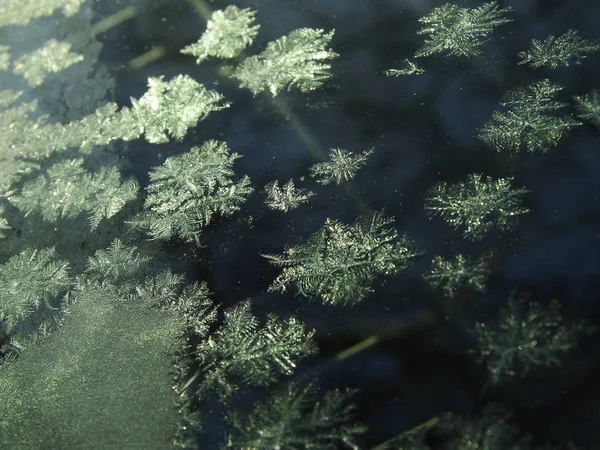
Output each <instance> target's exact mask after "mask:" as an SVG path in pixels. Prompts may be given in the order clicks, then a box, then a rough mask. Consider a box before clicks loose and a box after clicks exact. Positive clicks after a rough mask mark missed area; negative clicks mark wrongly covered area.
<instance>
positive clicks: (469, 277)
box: [424, 255, 490, 297]
mask: <svg viewBox="0 0 600 450" xmlns="http://www.w3.org/2000/svg"><path fill="white" fill-rule="evenodd" d="M487 259H488V258H487V257H482V258H479V259H478V260H476V261H472V260H471V258H469V257H468V256H464V255H457V256H456V257H455V258H454V260H446V259H443V258H442V257H441V256H434V258H433V261H432V268H431V270H430V272H429V273H427V274H425V276H424V278H425V280H426V281H427V282H428V283H429V284H430V285H431V286H432V287H433V288H434V289H438V290H440V291H442V292H443V293H444V294H445V295H446V296H448V297H454V296H455V295H456V293H457V292H458V291H459V290H461V289H464V288H467V289H472V290H474V291H477V292H484V291H485V282H486V280H487V277H488V275H489V273H490V271H489V269H488V268H487V267H486V263H487Z"/></svg>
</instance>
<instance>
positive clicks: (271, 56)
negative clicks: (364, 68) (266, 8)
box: [232, 28, 338, 97]
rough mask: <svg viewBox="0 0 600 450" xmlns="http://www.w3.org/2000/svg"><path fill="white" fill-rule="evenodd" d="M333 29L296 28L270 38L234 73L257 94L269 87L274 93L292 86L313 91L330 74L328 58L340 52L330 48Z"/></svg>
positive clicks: (235, 76) (236, 77)
mask: <svg viewBox="0 0 600 450" xmlns="http://www.w3.org/2000/svg"><path fill="white" fill-rule="evenodd" d="M333 33H334V32H333V31H330V32H329V33H325V31H324V30H321V29H312V28H300V29H298V30H294V31H292V32H291V33H289V34H288V35H287V36H283V37H281V38H279V39H277V40H275V41H273V42H269V44H267V48H266V50H265V51H263V52H262V53H261V54H259V55H256V56H251V57H249V58H246V59H245V60H244V61H243V62H242V63H241V64H240V65H239V66H238V67H237V68H236V69H235V71H234V72H233V74H232V77H233V78H235V79H237V80H238V81H239V83H240V86H241V87H245V88H248V89H250V90H251V91H252V93H253V94H254V95H256V94H258V93H260V92H263V91H268V92H270V93H271V95H272V96H273V97H275V96H276V95H277V94H279V93H280V92H281V91H282V90H290V89H291V88H297V89H299V90H300V91H301V92H310V91H313V90H315V89H317V88H319V87H321V86H322V85H323V83H324V82H325V81H326V80H327V79H329V78H330V77H331V72H330V69H331V65H330V64H329V61H330V60H331V59H334V58H336V57H337V56H338V55H337V53H335V52H334V51H332V50H329V49H327V45H328V44H329V42H330V41H331V39H332V38H333Z"/></svg>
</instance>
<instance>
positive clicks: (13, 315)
mask: <svg viewBox="0 0 600 450" xmlns="http://www.w3.org/2000/svg"><path fill="white" fill-rule="evenodd" d="M71 285H72V280H71V279H70V278H69V263H68V262H66V261H61V260H57V258H56V254H55V250H54V249H53V248H47V249H43V250H33V249H27V250H24V251H23V252H21V253H20V254H18V255H16V256H13V257H12V258H10V259H9V260H8V261H7V262H6V263H5V264H3V265H0V311H1V312H2V315H3V316H4V320H5V321H6V323H7V324H8V331H9V334H10V332H11V330H13V329H14V328H18V327H19V325H20V324H22V323H23V322H24V321H25V320H26V319H27V317H28V316H30V315H32V314H34V313H35V312H37V311H38V310H40V309H43V308H47V309H56V308H57V306H58V305H59V304H60V302H61V301H62V298H63V297H64V295H65V294H66V293H67V292H68V291H69V289H70V288H71Z"/></svg>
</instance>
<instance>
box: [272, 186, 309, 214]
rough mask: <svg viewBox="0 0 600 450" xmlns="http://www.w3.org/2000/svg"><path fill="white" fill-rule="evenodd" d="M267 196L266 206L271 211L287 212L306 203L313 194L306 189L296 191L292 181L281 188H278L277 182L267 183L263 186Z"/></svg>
mask: <svg viewBox="0 0 600 450" xmlns="http://www.w3.org/2000/svg"><path fill="white" fill-rule="evenodd" d="M265 192H266V194H267V201H266V203H267V205H268V206H269V207H270V208H272V209H277V210H279V211H283V212H288V211H290V210H292V209H294V208H297V207H298V206H300V205H301V204H302V203H306V202H307V201H308V200H309V199H310V198H311V197H312V196H313V195H315V194H314V192H309V191H307V190H306V189H297V188H296V187H295V186H294V181H293V180H290V181H288V182H287V183H286V184H285V185H283V187H279V182H278V181H277V180H275V181H272V182H270V183H268V184H267V185H266V186H265Z"/></svg>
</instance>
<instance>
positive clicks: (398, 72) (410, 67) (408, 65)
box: [383, 59, 425, 77]
mask: <svg viewBox="0 0 600 450" xmlns="http://www.w3.org/2000/svg"><path fill="white" fill-rule="evenodd" d="M383 73H384V75H385V76H387V77H399V76H402V75H423V74H424V73H425V69H422V68H421V67H420V66H419V65H418V64H417V63H416V62H414V61H411V60H409V59H405V60H404V68H402V69H388V70H386V71H385V72H383Z"/></svg>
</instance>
